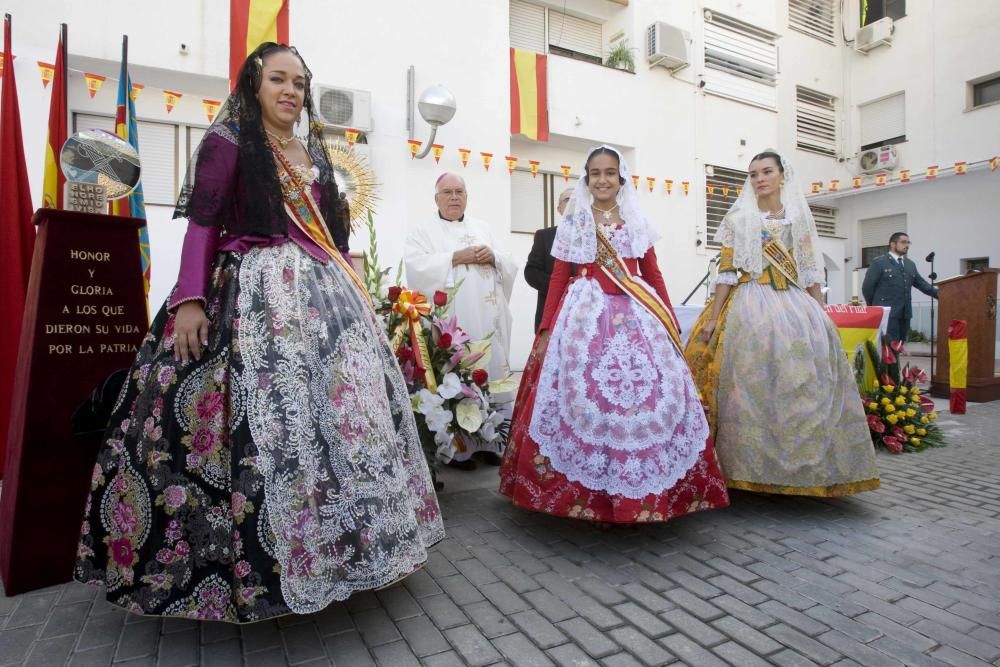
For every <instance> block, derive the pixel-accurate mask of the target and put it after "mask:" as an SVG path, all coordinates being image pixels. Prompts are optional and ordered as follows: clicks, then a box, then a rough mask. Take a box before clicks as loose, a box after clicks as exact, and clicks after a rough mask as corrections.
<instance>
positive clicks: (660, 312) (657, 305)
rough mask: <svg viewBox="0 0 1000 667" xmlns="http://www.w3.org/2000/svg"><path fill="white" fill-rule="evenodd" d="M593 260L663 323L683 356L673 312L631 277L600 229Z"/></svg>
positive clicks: (605, 273)
mask: <svg viewBox="0 0 1000 667" xmlns="http://www.w3.org/2000/svg"><path fill="white" fill-rule="evenodd" d="M595 261H596V263H597V265H598V266H599V267H600V268H601V271H603V272H604V275H605V276H607V277H608V278H609V279H610V280H611V282H613V283H614V284H615V285H617V286H618V288H619V289H620V290H622V291H623V292H625V294H628V295H629V296H630V297H632V299H633V300H634V301H635V302H636V303H638V304H639V305H640V306H642V307H643V308H645V309H646V310H647V311H648V312H649V314H650V315H652V316H653V317H655V318H656V320H657V321H658V322H659V323H660V324H662V325H663V328H664V329H666V330H667V335H668V336H669V337H670V340H671V341H673V343H674V346H675V347H676V348H677V351H678V352H679V353H680V354H681V355H682V356H683V354H684V348H683V346H682V345H681V335H680V325H679V324H678V323H677V320H676V319H675V318H674V314H673V313H672V312H671V311H670V309H669V308H668V307H667V305H666V304H665V303H663V301H662V300H661V299H660V297H658V296H657V295H656V292H654V291H653V290H652V288H650V287H649V286H647V285H645V284H643V283H640V282H638V281H636V280H635V279H634V278H633V277H632V273H631V272H630V271H629V270H628V267H627V266H625V262H624V261H622V258H621V257H619V256H618V253H617V252H616V251H615V249H614V247H613V246H612V245H611V242H610V241H608V239H607V238H605V237H604V235H603V234H601V232H600V231H597V253H596V257H595Z"/></svg>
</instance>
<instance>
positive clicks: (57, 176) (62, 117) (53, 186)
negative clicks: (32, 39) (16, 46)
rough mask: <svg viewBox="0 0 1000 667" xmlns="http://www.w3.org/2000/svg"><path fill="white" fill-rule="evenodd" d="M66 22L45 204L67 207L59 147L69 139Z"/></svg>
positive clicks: (51, 127) (59, 54) (54, 79)
mask: <svg viewBox="0 0 1000 667" xmlns="http://www.w3.org/2000/svg"><path fill="white" fill-rule="evenodd" d="M66 49H67V44H66V24H65V23H63V24H62V27H61V28H60V31H59V46H58V47H57V48H56V65H55V72H54V73H53V75H52V98H51V100H50V101H49V134H48V137H47V138H46V141H45V176H44V177H43V179H42V206H44V207H46V208H62V207H63V186H64V185H65V184H66V176H65V175H64V174H63V172H62V169H60V167H59V151H61V150H62V146H63V144H64V143H66V138H67V137H66V134H67V133H66V128H67V127H68V125H69V123H68V122H67V115H66V100H67V97H66V80H67V78H68V77H67V76H66V53H67V50H66Z"/></svg>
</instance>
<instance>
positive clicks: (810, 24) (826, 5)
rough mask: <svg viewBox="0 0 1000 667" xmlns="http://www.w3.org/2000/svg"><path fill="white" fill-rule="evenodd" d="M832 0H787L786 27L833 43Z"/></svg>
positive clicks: (834, 22) (834, 33)
mask: <svg viewBox="0 0 1000 667" xmlns="http://www.w3.org/2000/svg"><path fill="white" fill-rule="evenodd" d="M835 17H836V9H835V8H834V0H789V2H788V27H789V28H791V29H792V30H794V31H796V32H801V33H802V34H804V35H809V36H810V37H815V38H816V39H818V40H820V41H821V42H826V43H827V44H831V45H835V44H836V41H835V36H836V32H835V26H836V19H835Z"/></svg>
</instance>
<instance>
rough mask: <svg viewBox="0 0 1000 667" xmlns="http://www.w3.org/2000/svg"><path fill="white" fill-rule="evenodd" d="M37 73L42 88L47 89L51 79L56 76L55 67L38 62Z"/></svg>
mask: <svg viewBox="0 0 1000 667" xmlns="http://www.w3.org/2000/svg"><path fill="white" fill-rule="evenodd" d="M38 72H39V74H41V75H42V87H43V88H48V87H49V84H50V83H51V82H52V77H54V76H55V74H56V66H55V65H50V64H49V63H43V62H42V61H41V60H39V61H38Z"/></svg>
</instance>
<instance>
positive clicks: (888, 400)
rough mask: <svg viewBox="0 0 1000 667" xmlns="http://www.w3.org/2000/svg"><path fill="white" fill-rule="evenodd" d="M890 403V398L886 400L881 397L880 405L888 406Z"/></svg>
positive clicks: (884, 397)
mask: <svg viewBox="0 0 1000 667" xmlns="http://www.w3.org/2000/svg"><path fill="white" fill-rule="evenodd" d="M890 403H892V399H891V398H888V397H886V396H883V397H882V405H889V404H890Z"/></svg>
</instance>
